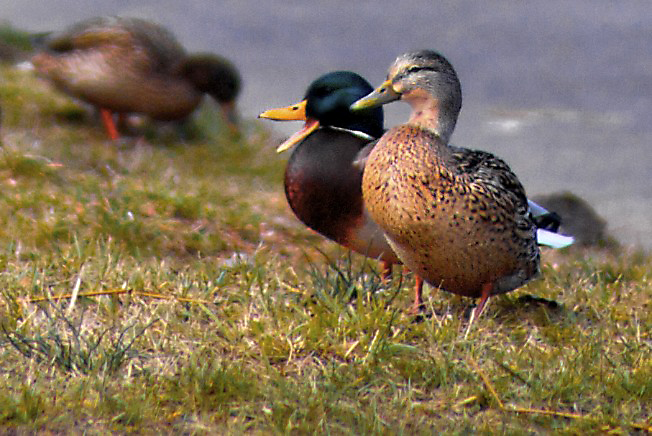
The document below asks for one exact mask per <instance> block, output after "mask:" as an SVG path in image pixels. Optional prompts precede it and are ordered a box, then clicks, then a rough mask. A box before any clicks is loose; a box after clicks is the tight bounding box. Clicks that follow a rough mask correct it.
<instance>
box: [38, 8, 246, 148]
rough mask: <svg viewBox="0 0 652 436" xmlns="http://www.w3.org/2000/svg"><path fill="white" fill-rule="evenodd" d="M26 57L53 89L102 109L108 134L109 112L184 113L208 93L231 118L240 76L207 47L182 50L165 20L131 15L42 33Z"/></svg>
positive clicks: (165, 116)
mask: <svg viewBox="0 0 652 436" xmlns="http://www.w3.org/2000/svg"><path fill="white" fill-rule="evenodd" d="M46 48H47V50H45V51H42V52H40V53H38V54H37V55H36V56H34V58H33V59H32V62H33V64H34V66H35V68H36V70H37V72H38V73H39V74H41V75H42V76H44V77H46V78H48V79H49V80H50V81H52V83H53V84H54V85H55V86H56V87H57V88H59V89H60V90H62V91H64V92H66V93H68V94H70V95H72V96H74V97H77V98H79V99H81V100H83V101H86V102H88V103H90V104H92V105H94V106H97V107H98V108H100V110H101V114H102V120H103V121H104V125H105V127H106V129H107V132H108V133H109V136H110V137H111V138H112V139H117V138H118V131H117V129H116V127H115V124H114V122H113V118H112V112H116V113H119V114H125V113H130V112H135V113H142V114H146V115H149V116H150V117H152V118H154V119H156V120H178V119H182V118H185V117H187V116H188V115H189V114H190V113H191V112H192V111H193V110H194V109H195V108H196V107H197V106H198V105H199V102H200V101H201V98H202V96H203V95H204V94H209V95H210V96H211V97H213V98H214V99H215V100H216V101H217V102H218V103H219V104H220V105H221V107H222V111H223V113H224V116H225V118H226V119H227V121H228V122H229V124H230V125H231V126H234V123H235V98H236V96H237V95H238V92H239V90H240V76H239V74H238V72H237V70H236V69H235V67H234V66H233V65H232V64H231V63H230V62H228V61H227V60H226V59H223V58H221V57H219V56H216V55H213V54H194V55H187V54H186V51H185V50H184V48H183V47H182V46H181V45H180V44H179V43H178V42H177V40H176V39H175V37H174V36H173V35H172V34H171V33H170V32H169V31H167V30H166V29H165V28H163V27H161V26H159V25H157V24H154V23H151V22H149V21H145V20H141V19H138V18H119V17H98V18H93V19H89V20H85V21H82V22H80V23H77V24H75V25H73V26H72V27H70V28H69V29H67V30H65V31H64V32H62V33H60V34H55V35H52V36H51V37H49V38H48V39H47V41H46Z"/></svg>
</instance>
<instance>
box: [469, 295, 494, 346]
mask: <svg viewBox="0 0 652 436" xmlns="http://www.w3.org/2000/svg"><path fill="white" fill-rule="evenodd" d="M493 288H494V284H493V283H485V284H484V285H482V294H481V295H480V302H479V303H478V305H477V306H476V308H475V310H474V311H473V312H472V313H471V319H469V325H468V327H467V328H466V333H465V334H464V339H466V338H467V336H468V335H469V332H470V331H471V326H472V325H473V321H475V320H476V319H477V318H479V317H480V315H482V311H483V310H484V308H485V305H486V304H487V300H489V297H490V296H491V291H492V289H493Z"/></svg>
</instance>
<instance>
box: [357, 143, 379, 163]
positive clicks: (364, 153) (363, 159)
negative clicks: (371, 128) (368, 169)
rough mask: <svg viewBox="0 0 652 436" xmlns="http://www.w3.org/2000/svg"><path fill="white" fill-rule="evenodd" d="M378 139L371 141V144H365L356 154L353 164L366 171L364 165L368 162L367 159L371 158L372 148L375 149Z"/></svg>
mask: <svg viewBox="0 0 652 436" xmlns="http://www.w3.org/2000/svg"><path fill="white" fill-rule="evenodd" d="M377 142H378V140H377V139H376V140H374V141H371V142H370V143H369V144H367V145H365V146H364V147H362V148H361V149H360V151H359V152H358V154H357V155H356V156H355V159H353V166H354V167H356V168H358V169H359V170H360V171H364V167H365V165H366V164H367V159H369V155H370V154H371V150H373V148H374V146H375V145H376V143H377Z"/></svg>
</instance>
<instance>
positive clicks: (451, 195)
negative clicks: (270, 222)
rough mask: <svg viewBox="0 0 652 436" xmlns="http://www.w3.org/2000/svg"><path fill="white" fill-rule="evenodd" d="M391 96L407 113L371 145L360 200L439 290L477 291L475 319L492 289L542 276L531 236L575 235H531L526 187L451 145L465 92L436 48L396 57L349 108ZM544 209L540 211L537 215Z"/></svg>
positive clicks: (492, 159)
mask: <svg viewBox="0 0 652 436" xmlns="http://www.w3.org/2000/svg"><path fill="white" fill-rule="evenodd" d="M395 100H404V101H405V102H407V103H408V104H410V105H411V107H412V113H411V115H410V118H409V121H408V122H407V123H406V124H403V125H399V126H396V127H394V128H392V129H389V130H388V131H387V132H386V133H385V134H384V135H383V136H382V137H381V138H380V139H379V140H378V143H377V144H376V145H375V146H374V148H373V149H372V150H371V152H370V154H369V156H368V159H367V161H366V165H365V168H364V174H363V180H362V191H363V198H364V203H365V206H366V207H367V209H368V211H369V213H370V215H371V217H372V219H373V220H374V221H375V222H376V223H377V224H378V225H379V226H380V227H381V229H382V230H383V232H384V233H385V236H386V237H387V239H388V241H389V243H390V245H391V246H392V248H393V249H394V251H395V252H396V253H397V254H398V257H399V258H400V259H401V260H402V261H403V262H404V264H405V265H406V266H407V267H408V268H410V269H411V270H412V271H413V272H414V273H415V274H418V275H420V276H421V277H423V279H424V280H426V281H427V282H428V283H430V284H431V285H433V286H435V287H438V288H440V289H443V290H445V291H448V292H452V293H455V294H459V295H463V296H468V297H475V298H478V297H479V298H480V302H479V304H478V306H477V307H476V309H475V311H474V313H473V315H472V316H473V318H477V317H478V316H479V315H480V314H481V313H482V310H483V308H484V306H485V304H486V302H487V299H488V298H489V297H490V296H491V295H495V294H499V293H503V292H508V291H511V290H513V289H516V288H518V287H519V286H521V285H523V284H525V283H526V282H528V281H529V280H531V279H533V278H534V277H536V276H537V275H538V274H539V248H538V245H537V238H538V233H539V234H540V235H541V236H540V237H539V242H548V243H551V245H554V246H563V245H566V244H568V243H571V242H572V238H568V237H564V236H562V235H554V234H551V233H550V232H547V231H545V230H541V231H539V232H537V227H536V224H535V221H534V217H533V214H532V211H531V206H530V203H529V202H528V199H527V197H526V194H525V189H524V188H523V186H522V185H521V183H520V182H519V180H518V178H517V177H516V175H515V174H514V173H513V172H512V171H511V169H510V168H509V166H508V165H507V164H506V163H505V162H504V161H503V160H501V159H499V158H498V157H496V156H494V155H493V154H491V153H488V152H484V151H476V150H469V149H466V148H461V147H454V146H451V145H449V140H450V137H451V134H452V133H453V129H454V128H455V124H456V122H457V117H458V114H459V112H460V109H461V107H462V91H461V86H460V82H459V79H458V77H457V74H456V72H455V70H454V69H453V66H452V65H451V64H450V63H449V62H448V61H447V60H446V59H445V58H444V57H443V56H442V55H440V54H439V53H436V52H434V51H427V50H424V51H417V52H410V53H405V54H403V55H401V56H399V57H398V58H397V59H396V61H395V62H394V63H393V64H392V66H391V67H390V68H389V73H388V76H387V80H386V81H385V82H384V83H383V84H382V85H380V86H379V87H378V88H376V90H374V91H373V92H372V93H370V94H369V95H368V96H366V97H364V98H362V99H360V100H358V101H357V102H355V103H354V104H353V105H352V106H351V109H352V110H354V111H356V110H361V109H365V110H367V109H368V108H371V107H377V106H379V105H382V104H385V103H389V102H391V101H395ZM533 206H535V205H533ZM545 212H547V211H544V210H539V209H538V210H537V213H536V215H537V216H538V218H537V219H539V220H541V219H542V216H544V215H545ZM473 318H472V319H473Z"/></svg>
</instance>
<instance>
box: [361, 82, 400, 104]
mask: <svg viewBox="0 0 652 436" xmlns="http://www.w3.org/2000/svg"><path fill="white" fill-rule="evenodd" d="M400 98H401V94H399V93H398V92H396V91H394V88H393V87H392V82H391V81H389V80H386V81H384V82H383V83H382V85H380V86H379V87H378V88H376V89H374V90H373V91H372V92H371V93H370V94H369V95H367V96H366V97H362V98H361V99H360V100H358V101H356V102H355V103H353V104H352V105H351V107H350V109H351V110H352V111H359V110H363V109H369V108H372V107H377V106H381V105H383V104H385V103H389V102H392V101H395V100H398V99H400Z"/></svg>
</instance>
